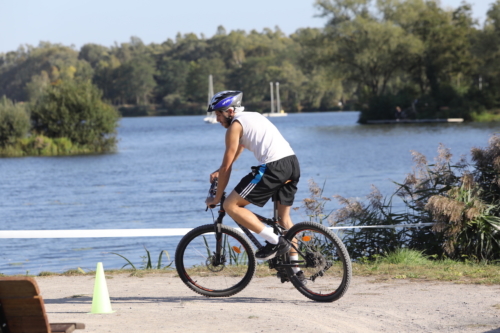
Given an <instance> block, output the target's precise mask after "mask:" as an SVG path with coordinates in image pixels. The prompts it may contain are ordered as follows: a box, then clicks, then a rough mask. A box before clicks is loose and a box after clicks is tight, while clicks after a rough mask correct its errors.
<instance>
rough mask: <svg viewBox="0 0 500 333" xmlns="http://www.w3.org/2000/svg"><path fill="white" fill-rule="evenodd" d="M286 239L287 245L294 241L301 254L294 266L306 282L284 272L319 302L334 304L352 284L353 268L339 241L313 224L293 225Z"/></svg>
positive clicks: (289, 272)
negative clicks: (296, 265) (288, 242)
mask: <svg viewBox="0 0 500 333" xmlns="http://www.w3.org/2000/svg"><path fill="white" fill-rule="evenodd" d="M285 237H286V239H287V240H288V241H290V242H291V241H292V240H293V239H295V240H296V242H297V245H296V246H297V247H298V249H299V250H300V252H301V253H302V254H299V262H298V263H297V264H298V265H299V267H300V269H301V270H302V271H303V273H304V277H305V282H306V283H305V284H304V283H302V282H301V281H300V280H299V279H298V277H297V276H296V275H295V274H294V272H293V269H292V267H287V269H286V270H287V274H288V276H289V277H290V281H291V282H292V283H293V285H294V286H295V288H296V289H297V290H298V291H299V292H300V293H302V294H303V295H304V296H306V297H308V298H310V299H312V300H314V301H318V302H333V301H336V300H338V299H339V298H341V297H342V296H343V295H344V294H345V293H346V291H347V288H348V287H349V284H350V282H351V277H352V267H351V260H350V258H349V254H348V252H347V249H346V248H345V246H344V244H343V243H342V241H341V240H340V238H339V237H338V236H337V235H335V234H334V233H333V232H332V231H331V230H330V229H328V228H326V227H325V226H323V225H321V224H319V223H314V222H301V223H297V224H295V225H294V226H293V227H292V228H290V230H288V231H287V233H286V235H285ZM304 257H307V258H304Z"/></svg>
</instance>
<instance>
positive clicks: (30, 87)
mask: <svg viewBox="0 0 500 333" xmlns="http://www.w3.org/2000/svg"><path fill="white" fill-rule="evenodd" d="M315 6H316V8H317V9H318V13H319V16H322V17H323V18H324V19H325V26H324V28H321V29H317V28H315V29H312V28H302V29H298V30H297V31H296V32H295V33H293V34H291V35H290V36H287V35H285V34H284V33H283V32H282V31H281V30H280V29H279V28H278V27H276V28H274V29H269V28H266V29H264V30H262V31H260V32H259V31H255V30H252V31H249V32H246V31H242V30H234V31H227V30H226V29H225V28H224V27H223V26H219V27H218V28H217V30H216V31H215V34H214V35H213V36H212V37H211V38H206V37H205V36H203V35H201V36H198V35H196V34H193V33H185V34H181V33H179V34H178V35H177V36H176V37H175V39H168V40H166V41H164V42H163V43H161V44H149V45H146V44H144V43H143V42H142V40H141V39H140V38H138V37H131V38H130V40H129V41H128V42H126V43H121V44H115V45H113V46H110V47H106V46H102V45H97V44H86V45H84V46H83V47H82V48H81V49H80V51H79V52H77V51H75V50H74V49H72V48H69V47H65V46H62V45H58V44H50V43H46V42H44V43H40V45H39V46H38V47H33V46H29V45H27V46H25V47H21V48H19V49H18V50H16V51H12V52H8V53H6V54H0V96H1V95H5V96H7V98H9V99H11V100H13V101H16V102H19V101H28V100H36V99H38V98H39V97H40V94H41V93H42V92H43V91H44V90H45V89H46V88H47V87H48V86H50V85H57V84H58V83H59V82H60V81H68V80H75V79H76V80H79V79H91V80H92V82H93V83H94V84H95V85H96V86H97V87H99V89H100V90H101V91H102V92H103V97H104V98H105V99H106V100H108V101H110V102H111V103H112V104H114V105H115V106H117V107H120V109H122V110H125V109H127V110H128V111H127V114H130V115H133V114H134V111H133V110H139V109H140V110H142V111H141V112H140V114H144V115H145V114H148V113H149V111H148V110H153V111H154V110H155V109H160V110H161V109H163V111H160V112H158V113H165V114H172V113H174V114H182V113H184V112H189V113H203V112H204V110H205V107H206V99H207V90H208V84H207V81H208V75H212V76H213V78H214V90H216V91H218V90H223V89H240V90H243V91H244V93H245V98H244V101H245V104H246V106H247V108H248V109H253V110H256V111H261V112H262V111H269V109H270V107H271V105H270V91H269V82H279V83H280V97H281V103H282V107H283V108H284V109H285V110H287V111H289V112H293V111H297V112H301V111H313V110H314V111H317V110H336V109H340V108H343V109H351V110H352V109H355V110H361V111H362V113H361V119H360V121H364V120H368V119H381V118H384V119H386V118H392V117H393V110H394V109H395V107H396V106H400V107H401V108H402V109H403V114H404V115H405V116H407V117H413V118H438V117H465V118H467V119H471V118H476V119H487V118H495V117H494V116H492V117H489V114H491V113H489V114H487V115H486V116H485V115H484V112H485V111H486V110H489V111H495V110H500V89H499V88H500V74H499V73H500V56H499V55H498V54H499V50H500V23H499V22H500V0H496V1H495V2H493V3H492V4H491V6H490V10H489V11H488V19H487V22H486V24H485V25H484V26H483V27H481V28H479V27H478V25H477V22H475V21H474V20H473V19H472V12H471V6H470V5H469V4H467V3H462V4H461V5H460V6H458V7H456V8H451V9H450V8H447V9H444V8H442V7H440V5H439V3H438V2H436V1H427V0H316V2H315ZM143 111H144V112H143ZM498 113H499V116H498V117H500V111H499V112H498ZM136 115H139V113H137V114H136Z"/></svg>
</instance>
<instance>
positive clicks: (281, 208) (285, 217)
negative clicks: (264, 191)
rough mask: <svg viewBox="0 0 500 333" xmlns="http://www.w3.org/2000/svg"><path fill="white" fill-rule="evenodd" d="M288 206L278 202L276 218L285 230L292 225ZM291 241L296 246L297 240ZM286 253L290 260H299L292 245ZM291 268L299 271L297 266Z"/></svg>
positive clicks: (295, 271)
mask: <svg viewBox="0 0 500 333" xmlns="http://www.w3.org/2000/svg"><path fill="white" fill-rule="evenodd" d="M290 208H292V206H285V205H282V204H281V202H278V218H279V220H278V222H279V224H281V226H282V227H283V228H285V229H287V230H290V228H291V227H293V222H292V219H291V217H290ZM292 243H293V244H294V245H295V247H297V246H298V242H297V240H296V239H295V238H294V239H293V240H292ZM288 254H289V255H290V260H292V261H298V260H299V254H298V253H297V251H296V250H295V249H294V248H293V247H290V251H289V252H288ZM292 269H293V272H294V273H295V274H297V273H298V272H300V268H299V267H292Z"/></svg>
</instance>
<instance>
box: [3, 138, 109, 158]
mask: <svg viewBox="0 0 500 333" xmlns="http://www.w3.org/2000/svg"><path fill="white" fill-rule="evenodd" d="M112 147H114V141H113V142H111V141H110V143H109V147H108V146H106V145H105V146H99V147H97V146H91V145H84V146H82V145H77V144H74V143H73V142H71V141H70V140H69V139H67V138H54V139H51V138H48V137H45V136H43V135H38V136H31V137H27V138H22V139H17V140H16V141H15V142H14V143H11V144H8V145H6V146H4V147H0V157H24V156H67V155H82V154H98V153H104V152H113V150H114V148H112Z"/></svg>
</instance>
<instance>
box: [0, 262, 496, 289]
mask: <svg viewBox="0 0 500 333" xmlns="http://www.w3.org/2000/svg"><path fill="white" fill-rule="evenodd" d="M352 267H353V277H354V278H356V276H364V277H372V278H373V279H374V280H375V281H388V280H395V279H405V280H410V281H412V282H419V281H426V282H429V281H434V282H452V283H464V284H484V285H500V265H498V264H481V263H462V262H456V261H452V260H445V261H432V260H427V261H426V262H421V263H389V262H372V263H354V264H353V266H352ZM117 274H128V275H130V276H131V277H147V276H149V275H157V274H169V275H172V276H177V272H176V271H175V269H167V270H165V269H148V270H133V269H121V270H120V269H118V270H107V271H106V276H107V278H112V277H113V275H117ZM74 275H82V276H94V275H95V272H92V271H89V272H85V271H83V270H81V269H75V270H69V271H67V272H64V273H53V272H41V273H40V274H38V275H37V276H39V277H45V276H74ZM275 275H276V271H275V270H270V269H269V268H268V267H267V265H266V264H262V265H258V266H257V270H256V273H255V276H256V277H267V276H275ZM0 276H4V275H2V274H0ZM277 282H278V280H277Z"/></svg>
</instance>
